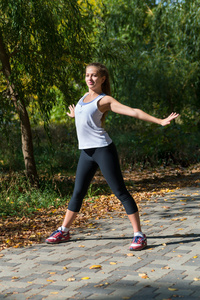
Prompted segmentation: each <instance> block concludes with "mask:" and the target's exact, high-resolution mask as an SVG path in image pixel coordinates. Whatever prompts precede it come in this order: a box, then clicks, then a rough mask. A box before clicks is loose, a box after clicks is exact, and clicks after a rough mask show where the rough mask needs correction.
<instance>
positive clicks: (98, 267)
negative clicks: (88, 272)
mask: <svg viewBox="0 0 200 300" xmlns="http://www.w3.org/2000/svg"><path fill="white" fill-rule="evenodd" d="M101 268H102V266H101V265H93V266H91V267H90V269H101Z"/></svg>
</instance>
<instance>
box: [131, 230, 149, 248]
mask: <svg viewBox="0 0 200 300" xmlns="http://www.w3.org/2000/svg"><path fill="white" fill-rule="evenodd" d="M146 246H147V238H146V235H145V234H144V236H143V237H141V236H135V237H133V239H132V242H131V245H130V247H129V250H131V251H134V250H142V249H144V248H145V247H146Z"/></svg>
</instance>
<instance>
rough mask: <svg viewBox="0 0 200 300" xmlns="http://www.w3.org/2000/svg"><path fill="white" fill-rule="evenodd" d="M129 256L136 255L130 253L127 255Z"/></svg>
mask: <svg viewBox="0 0 200 300" xmlns="http://www.w3.org/2000/svg"><path fill="white" fill-rule="evenodd" d="M126 255H127V256H134V254H133V253H128V254H126Z"/></svg>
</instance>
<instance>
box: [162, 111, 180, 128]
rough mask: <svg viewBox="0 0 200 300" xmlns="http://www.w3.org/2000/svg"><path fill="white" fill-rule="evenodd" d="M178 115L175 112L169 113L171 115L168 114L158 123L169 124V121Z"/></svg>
mask: <svg viewBox="0 0 200 300" xmlns="http://www.w3.org/2000/svg"><path fill="white" fill-rule="evenodd" d="M178 116H179V114H177V113H171V115H169V116H168V117H167V118H165V119H162V120H161V122H160V125H162V126H166V125H169V124H170V122H171V121H172V120H174V119H176V118H177V117H178Z"/></svg>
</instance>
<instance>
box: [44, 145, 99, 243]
mask: <svg viewBox="0 0 200 300" xmlns="http://www.w3.org/2000/svg"><path fill="white" fill-rule="evenodd" d="M89 154H90V152H89V153H86V152H85V151H82V152H81V155H80V158H79V162H78V166H77V171H76V179H75V186H74V192H73V195H72V198H71V200H70V202H69V205H68V209H67V212H66V214H65V218H64V221H63V224H62V226H61V227H59V228H58V230H56V231H54V232H53V233H52V235H51V236H50V237H49V238H47V239H46V242H47V243H49V244H56V243H61V242H66V241H68V240H69V239H70V235H69V228H70V226H71V224H72V223H73V221H74V219H75V218H76V216H77V214H78V212H79V210H80V208H81V205H82V202H83V198H84V196H85V194H86V193H87V190H88V187H89V185H90V182H91V180H92V178H93V176H94V174H95V172H96V170H97V168H98V165H97V163H95V162H94V161H93V160H92V157H91V155H89Z"/></svg>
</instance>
